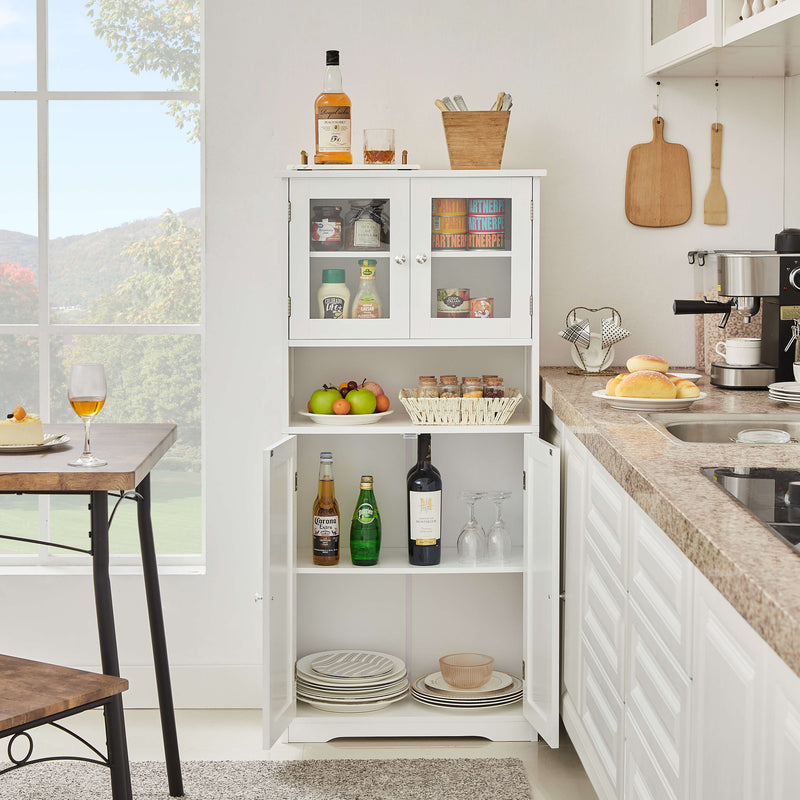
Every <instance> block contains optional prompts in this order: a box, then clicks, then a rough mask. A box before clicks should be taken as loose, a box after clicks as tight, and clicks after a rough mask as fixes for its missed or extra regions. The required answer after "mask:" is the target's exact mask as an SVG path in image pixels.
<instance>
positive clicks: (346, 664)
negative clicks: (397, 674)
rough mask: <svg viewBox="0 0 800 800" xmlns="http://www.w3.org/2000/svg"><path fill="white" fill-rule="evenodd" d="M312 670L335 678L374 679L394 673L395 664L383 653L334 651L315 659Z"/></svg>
mask: <svg viewBox="0 0 800 800" xmlns="http://www.w3.org/2000/svg"><path fill="white" fill-rule="evenodd" d="M311 669H313V670H314V672H318V673H320V675H329V676H331V677H334V678H374V677H377V676H378V675H385V674H386V673H388V672H392V670H393V669H394V664H393V662H392V660H391V659H390V658H388V657H387V656H385V655H383V653H370V652H363V651H358V650H332V651H331V652H330V653H325V654H324V655H321V656H319V658H316V659H314V661H312V662H311Z"/></svg>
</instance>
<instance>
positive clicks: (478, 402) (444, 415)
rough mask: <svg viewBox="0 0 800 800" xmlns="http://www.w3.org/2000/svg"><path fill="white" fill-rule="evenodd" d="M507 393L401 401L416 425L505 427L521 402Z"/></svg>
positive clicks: (404, 396)
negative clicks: (501, 394) (492, 395)
mask: <svg viewBox="0 0 800 800" xmlns="http://www.w3.org/2000/svg"><path fill="white" fill-rule="evenodd" d="M464 113H466V112H464ZM506 391H507V396H506V397H419V389H401V390H400V402H401V403H402V404H403V407H404V408H405V410H406V411H407V412H408V416H409V417H411V421H412V422H413V423H414V424H415V425H505V424H506V423H507V422H508V421H509V419H511V415H512V414H513V413H514V411H515V409H516V408H517V406H518V405H519V404H520V403H521V402H522V395H521V394H520V393H519V391H518V390H517V389H507V390H506Z"/></svg>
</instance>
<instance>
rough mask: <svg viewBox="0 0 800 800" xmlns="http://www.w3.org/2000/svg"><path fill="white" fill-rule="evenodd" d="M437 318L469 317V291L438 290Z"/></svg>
mask: <svg viewBox="0 0 800 800" xmlns="http://www.w3.org/2000/svg"><path fill="white" fill-rule="evenodd" d="M436 316H437V317H460V318H462V319H466V318H468V317H469V289H437V290H436Z"/></svg>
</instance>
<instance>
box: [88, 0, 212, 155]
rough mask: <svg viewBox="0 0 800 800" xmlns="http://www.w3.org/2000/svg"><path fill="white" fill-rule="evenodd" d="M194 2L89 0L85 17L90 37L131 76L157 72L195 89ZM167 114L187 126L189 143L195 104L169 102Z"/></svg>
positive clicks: (194, 130)
mask: <svg viewBox="0 0 800 800" xmlns="http://www.w3.org/2000/svg"><path fill="white" fill-rule="evenodd" d="M198 5H199V0H88V2H87V3H86V9H87V15H88V17H89V19H90V20H91V25H92V28H93V30H94V33H95V36H97V37H98V38H100V39H102V40H103V41H104V42H105V43H106V46H107V47H108V49H109V50H111V52H112V53H113V54H114V55H115V56H116V58H117V60H118V61H123V62H124V63H125V64H127V66H128V68H129V69H130V71H131V72H132V73H133V74H134V75H138V74H139V73H141V72H157V73H159V74H160V75H162V76H163V77H164V78H166V79H167V80H169V81H172V82H173V83H174V84H175V87H176V88H177V89H181V90H184V91H198V90H199V88H200V11H199V8H198ZM166 106H167V109H168V113H169V114H170V115H171V116H172V117H173V118H174V120H175V124H176V125H177V126H178V127H179V128H180V129H181V130H183V129H187V130H188V139H189V141H198V140H199V136H200V112H199V108H198V105H197V103H194V102H189V101H182V100H170V101H167V102H166Z"/></svg>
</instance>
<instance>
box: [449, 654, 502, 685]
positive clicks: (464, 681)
mask: <svg viewBox="0 0 800 800" xmlns="http://www.w3.org/2000/svg"><path fill="white" fill-rule="evenodd" d="M493 667H494V659H493V658H492V657H491V656H485V655H483V654H482V653H452V654H451V655H447V656H442V657H441V658H440V659H439V669H440V670H441V671H442V677H443V678H444V679H445V681H447V683H449V684H450V686H455V688H456V689H479V688H480V687H481V686H483V685H484V684H485V683H487V682H488V680H489V678H491V677H492V668H493Z"/></svg>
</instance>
